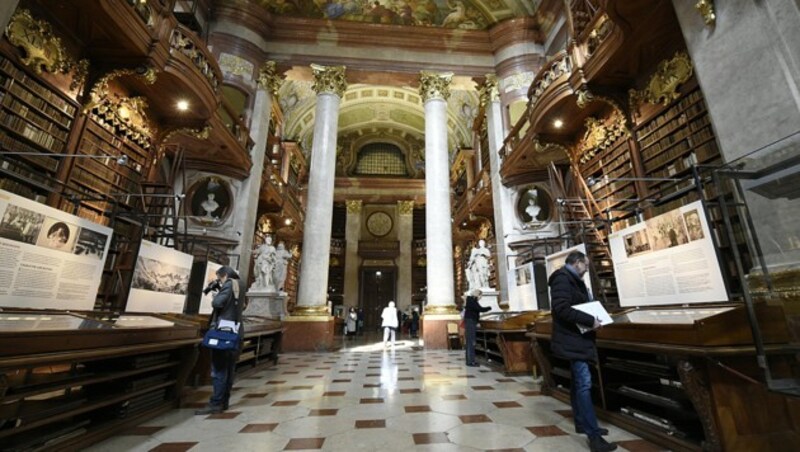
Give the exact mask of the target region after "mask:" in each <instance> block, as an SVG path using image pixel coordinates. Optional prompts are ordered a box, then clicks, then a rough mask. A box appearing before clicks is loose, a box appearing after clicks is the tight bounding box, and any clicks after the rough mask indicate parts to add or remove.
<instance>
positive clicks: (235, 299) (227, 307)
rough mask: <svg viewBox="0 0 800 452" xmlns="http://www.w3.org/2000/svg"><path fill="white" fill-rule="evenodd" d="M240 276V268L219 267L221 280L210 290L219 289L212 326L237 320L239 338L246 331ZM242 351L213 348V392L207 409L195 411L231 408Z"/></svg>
mask: <svg viewBox="0 0 800 452" xmlns="http://www.w3.org/2000/svg"><path fill="white" fill-rule="evenodd" d="M238 279H239V275H238V274H237V273H236V271H235V270H234V269H232V268H230V267H228V266H223V267H220V268H219V269H218V270H217V280H216V281H215V282H216V284H215V282H212V283H211V284H209V286H208V288H207V290H218V292H217V293H216V294H215V295H214V299H213V300H212V301H211V306H212V307H213V308H214V311H213V312H212V313H211V324H210V325H209V328H216V327H217V325H219V322H220V321H221V320H227V321H230V322H234V323H235V325H236V328H238V331H237V332H238V333H239V337H240V338H241V337H242V336H243V334H244V330H243V329H242V325H241V322H242V303H241V302H240V298H239V291H240V287H239V282H238V281H235V280H238ZM238 357H239V350H238V349H237V350H214V349H212V350H211V385H212V388H213V393H212V394H211V399H209V401H208V405H206V407H205V408H203V409H200V410H197V411H195V413H194V414H197V415H206V414H216V413H221V412H223V411H225V410H227V409H228V405H229V403H230V397H231V388H232V387H233V378H234V376H235V374H236V361H237V360H238Z"/></svg>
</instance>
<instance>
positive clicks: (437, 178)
mask: <svg viewBox="0 0 800 452" xmlns="http://www.w3.org/2000/svg"><path fill="white" fill-rule="evenodd" d="M452 78H453V74H452V73H445V74H437V73H431V72H422V73H421V75H420V88H419V93H420V96H421V97H422V100H423V102H424V103H425V199H426V206H425V237H426V242H425V243H426V245H427V252H428V256H427V260H428V268H427V277H428V305H427V307H426V308H425V311H426V312H427V313H431V314H436V313H442V314H446V313H455V312H456V310H455V298H454V296H455V288H454V282H453V224H452V220H451V214H450V158H449V152H448V149H447V98H448V97H450V81H451V80H452Z"/></svg>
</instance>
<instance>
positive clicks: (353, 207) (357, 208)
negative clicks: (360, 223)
mask: <svg viewBox="0 0 800 452" xmlns="http://www.w3.org/2000/svg"><path fill="white" fill-rule="evenodd" d="M344 203H345V204H346V205H347V214H348V215H349V214H356V213H361V206H362V205H363V203H364V202H363V201H362V200H360V199H348V200H347V201H345V202H344Z"/></svg>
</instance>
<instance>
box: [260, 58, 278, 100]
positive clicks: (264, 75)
mask: <svg viewBox="0 0 800 452" xmlns="http://www.w3.org/2000/svg"><path fill="white" fill-rule="evenodd" d="M276 67H277V63H275V62H274V61H265V62H264V64H262V65H261V67H260V68H258V88H259V89H263V90H267V91H269V92H270V93H272V95H273V96H277V95H278V90H279V89H281V85H282V84H283V79H281V77H280V76H279V75H278V74H277V72H276Z"/></svg>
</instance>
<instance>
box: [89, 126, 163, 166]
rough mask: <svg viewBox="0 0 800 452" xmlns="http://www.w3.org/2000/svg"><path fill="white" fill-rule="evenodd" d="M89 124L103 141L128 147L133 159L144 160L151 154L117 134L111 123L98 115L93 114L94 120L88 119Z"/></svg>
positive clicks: (118, 147)
mask: <svg viewBox="0 0 800 452" xmlns="http://www.w3.org/2000/svg"><path fill="white" fill-rule="evenodd" d="M87 124H88V126H87V129H88V130H90V131H91V132H92V133H93V134H95V135H97V136H98V137H99V138H100V139H101V140H102V141H105V142H106V143H109V144H110V145H111V146H113V147H114V149H123V148H126V149H128V150H129V151H130V152H126V154H128V156H129V157H131V158H132V159H134V160H137V161H142V162H143V161H144V160H145V159H146V158H147V156H148V155H149V152H148V151H146V150H144V149H143V148H142V147H141V146H139V145H138V144H136V143H134V142H132V141H130V140H128V139H127V138H125V137H123V136H120V135H117V133H116V131H115V130H114V128H113V127H112V126H111V125H109V124H106V123H104V122H103V121H101V120H100V119H99V118H98V117H97V116H94V115H92V121H88V122H87Z"/></svg>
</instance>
